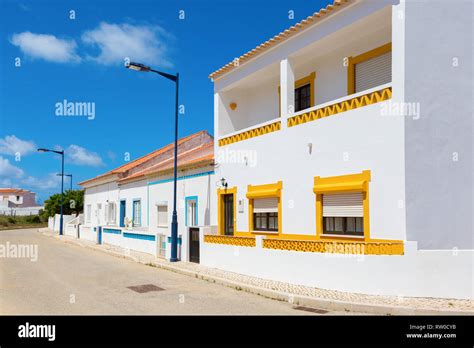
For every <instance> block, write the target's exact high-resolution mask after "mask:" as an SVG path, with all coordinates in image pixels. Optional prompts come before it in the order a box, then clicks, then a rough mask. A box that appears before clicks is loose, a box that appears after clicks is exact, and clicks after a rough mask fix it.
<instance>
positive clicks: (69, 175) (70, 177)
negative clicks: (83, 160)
mask: <svg viewBox="0 0 474 348" xmlns="http://www.w3.org/2000/svg"><path fill="white" fill-rule="evenodd" d="M56 175H57V176H61V175H62V174H56ZM64 176H68V177H69V179H70V180H71V181H70V188H69V190H70V191H72V174H64Z"/></svg>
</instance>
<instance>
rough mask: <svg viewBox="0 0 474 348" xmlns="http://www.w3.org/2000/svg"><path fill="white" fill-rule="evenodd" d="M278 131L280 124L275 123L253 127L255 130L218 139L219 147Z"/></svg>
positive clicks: (278, 122)
mask: <svg viewBox="0 0 474 348" xmlns="http://www.w3.org/2000/svg"><path fill="white" fill-rule="evenodd" d="M280 129H281V122H280V121H276V122H273V123H269V124H266V125H263V126H260V127H255V128H252V129H249V130H246V131H243V132H241V133H238V134H234V135H231V136H229V137H225V138H222V139H219V146H225V145H229V144H232V143H236V142H238V141H242V140H247V139H250V138H254V137H258V136H260V135H264V134H268V133H272V132H276V131H279V130H280Z"/></svg>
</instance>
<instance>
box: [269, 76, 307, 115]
mask: <svg viewBox="0 0 474 348" xmlns="http://www.w3.org/2000/svg"><path fill="white" fill-rule="evenodd" d="M315 79H316V72H315V71H313V72H312V73H311V74H309V75H308V76H305V77H303V78H301V79H299V80H296V81H295V89H297V88H300V87H302V86H304V85H307V84H309V85H310V86H309V92H310V93H309V94H310V104H311V105H310V107H313V106H314V80H315ZM278 101H279V102H278V113H279V115H280V117H281V93H280V86H278Z"/></svg>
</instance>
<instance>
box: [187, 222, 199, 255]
mask: <svg viewBox="0 0 474 348" xmlns="http://www.w3.org/2000/svg"><path fill="white" fill-rule="evenodd" d="M189 261H191V262H196V263H199V228H196V227H190V228H189Z"/></svg>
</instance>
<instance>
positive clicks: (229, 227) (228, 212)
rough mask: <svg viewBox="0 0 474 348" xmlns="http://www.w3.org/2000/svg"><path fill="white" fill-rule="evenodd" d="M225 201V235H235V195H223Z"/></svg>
mask: <svg viewBox="0 0 474 348" xmlns="http://www.w3.org/2000/svg"><path fill="white" fill-rule="evenodd" d="M222 199H223V203H224V212H223V213H224V235H226V236H233V235H234V195H233V194H232V193H231V194H224V195H223V197H222Z"/></svg>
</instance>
